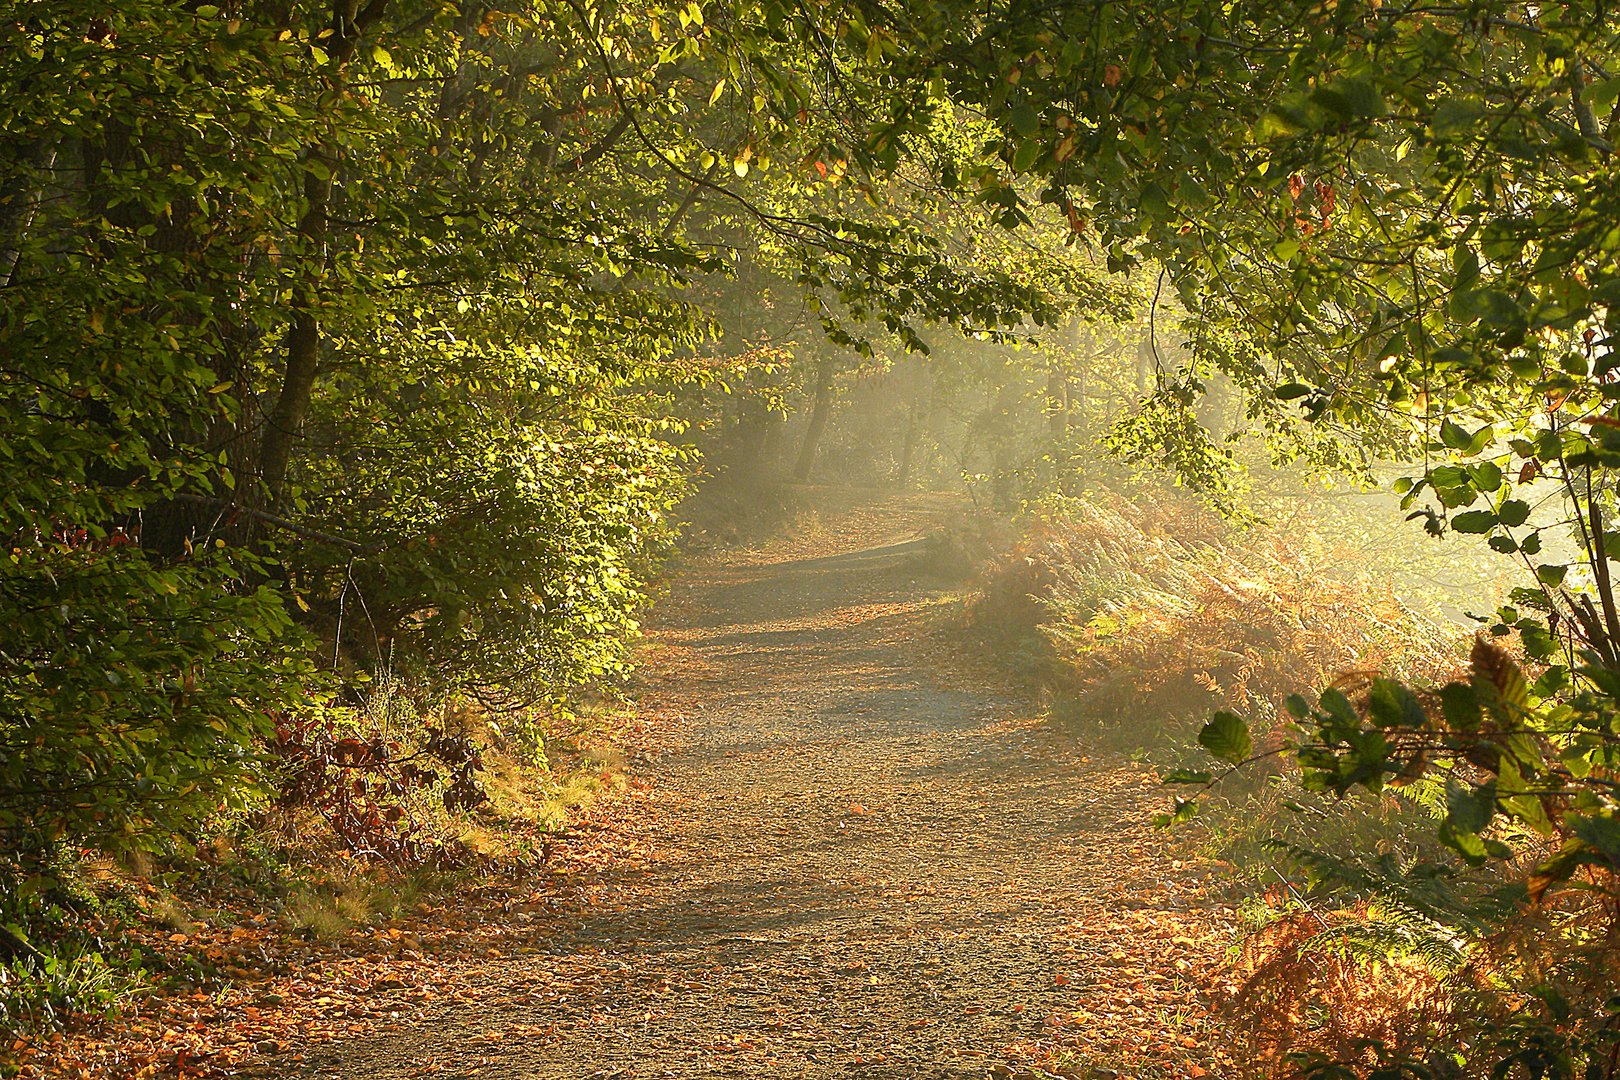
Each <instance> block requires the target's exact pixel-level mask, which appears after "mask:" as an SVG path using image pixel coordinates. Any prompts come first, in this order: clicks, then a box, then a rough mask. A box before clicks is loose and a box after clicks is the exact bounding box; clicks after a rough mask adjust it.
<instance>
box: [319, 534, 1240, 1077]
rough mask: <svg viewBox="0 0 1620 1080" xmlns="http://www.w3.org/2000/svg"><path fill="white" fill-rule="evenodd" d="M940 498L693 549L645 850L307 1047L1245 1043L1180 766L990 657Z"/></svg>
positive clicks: (682, 1064) (678, 1053)
mask: <svg viewBox="0 0 1620 1080" xmlns="http://www.w3.org/2000/svg"><path fill="white" fill-rule="evenodd" d="M897 520H898V521H899V525H898V526H896V525H895V522H896V521H897ZM929 524H930V521H929V517H928V512H927V511H926V510H924V511H919V510H918V509H917V507H916V505H915V504H913V503H895V504H892V505H878V506H870V507H866V508H864V509H860V510H857V511H854V512H850V513H847V514H846V515H845V516H844V517H842V518H840V519H838V520H836V521H834V522H833V526H834V529H833V531H834V532H835V533H837V534H840V535H842V536H844V537H845V539H844V540H842V541H841V542H834V546H835V547H836V546H837V545H838V544H839V543H841V544H842V546H843V547H844V548H845V549H846V550H843V551H841V552H835V553H834V554H833V555H831V556H821V557H810V558H803V557H799V558H795V557H793V556H794V555H795V552H793V551H792V550H791V549H788V550H781V549H778V550H775V551H771V550H766V551H763V552H756V553H753V554H752V555H751V556H749V557H747V558H746V559H744V560H742V561H740V562H738V563H737V564H735V565H729V566H728V565H715V564H710V565H707V566H700V567H697V568H694V569H691V570H690V571H689V572H688V573H687V574H686V575H684V576H683V577H682V578H681V579H680V580H679V581H677V582H676V584H675V585H674V586H673V587H672V595H671V596H670V598H669V599H668V601H667V602H666V604H665V606H664V608H663V611H662V614H661V618H662V621H663V623H664V625H663V626H662V627H661V628H660V629H657V630H656V631H655V632H654V641H655V643H656V644H655V647H654V648H653V649H652V650H651V654H650V668H649V674H648V676H647V677H646V681H647V682H648V684H649V686H650V687H652V689H649V690H646V691H644V695H643V696H644V698H645V699H646V701H645V704H646V705H647V706H648V707H649V708H652V707H659V708H662V709H664V710H665V711H666V712H672V711H678V712H680V713H682V714H683V721H684V723H683V726H682V729H681V733H680V735H681V737H680V740H679V744H678V745H677V746H676V747H675V748H673V749H672V750H670V751H669V752H668V753H666V754H664V755H662V757H661V758H660V759H659V760H658V761H657V762H656V763H655V764H653V765H652V766H651V767H650V769H649V770H645V771H646V773H647V775H649V776H650V777H651V780H652V783H653V785H654V793H655V796H656V801H657V803H658V805H659V806H660V808H661V809H660V812H659V813H658V814H656V815H652V816H650V817H648V818H646V819H645V820H644V821H643V822H642V823H641V824H638V825H635V826H633V828H634V829H636V830H637V831H638V833H639V835H637V836H636V837H634V841H635V843H636V845H637V846H638V848H639V850H641V851H643V852H644V853H646V858H645V859H644V860H643V865H642V867H641V868H639V869H637V868H634V867H628V866H627V867H626V868H625V869H624V870H623V872H622V873H620V874H618V875H617V876H614V875H613V874H610V875H609V880H608V882H607V888H606V889H605V890H604V891H603V893H602V895H601V896H599V897H598V898H597V899H596V900H595V901H594V902H593V903H592V904H590V905H587V906H585V907H584V908H582V909H581V911H580V913H578V914H574V915H569V916H565V917H563V919H562V920H561V923H560V925H559V924H553V925H548V926H546V927H545V928H544V929H543V930H541V931H539V932H538V934H537V936H535V937H533V938H531V939H530V940H529V941H528V943H527V945H526V946H524V947H522V948H514V949H512V950H511V954H510V955H504V956H502V957H501V958H499V959H498V960H497V961H495V962H486V963H485V965H484V966H483V967H482V968H481V971H482V972H483V974H481V975H480V976H479V977H478V980H476V981H477V982H478V988H477V993H476V995H475V1000H472V1001H467V1000H462V1001H457V1000H450V1001H447V1002H444V1003H441V1004H438V1005H436V1006H434V1007H433V1008H431V1009H429V1010H428V1011H427V1013H426V1014H425V1015H423V1016H421V1017H419V1018H416V1019H414V1020H412V1021H411V1022H409V1023H407V1024H404V1025H403V1026H401V1027H400V1028H399V1030H396V1031H393V1032H389V1033H387V1034H385V1035H379V1036H372V1037H367V1038H361V1039H354V1040H351V1041H347V1042H342V1043H334V1044H330V1045H327V1046H322V1047H312V1048H309V1049H308V1050H307V1051H306V1053H305V1062H306V1064H305V1066H304V1068H305V1073H304V1075H308V1076H343V1077H389V1078H391V1077H407V1076H429V1075H432V1076H478V1077H499V1078H514V1080H515V1078H519V1077H522V1078H534V1080H551V1078H556V1080H562V1078H579V1077H625V1078H629V1077H767V1076H768V1077H818V1078H819V1077H856V1076H859V1077H955V1076H961V1077H984V1076H987V1075H1003V1076H1005V1075H1022V1076H1037V1075H1044V1074H1057V1075H1069V1076H1097V1077H1108V1076H1142V1077H1149V1076H1153V1077H1170V1076H1194V1077H1196V1076H1202V1075H1205V1069H1206V1068H1207V1069H1210V1070H1213V1069H1214V1068H1215V1066H1214V1065H1213V1064H1211V1059H1210V1057H1209V1056H1208V1054H1209V1051H1208V1050H1207V1049H1206V1046H1207V1045H1212V1044H1213V1042H1214V1040H1216V1039H1217V1038H1218V1036H1217V1035H1216V1034H1215V1033H1214V1029H1213V1026H1212V1021H1211V1020H1210V1019H1209V1018H1208V1016H1207V1014H1206V1010H1205V1008H1204V1007H1203V1005H1202V1004H1200V1001H1201V1000H1202V999H1201V997H1200V995H1199V994H1198V993H1195V991H1194V986H1195V984H1197V983H1199V982H1200V981H1202V980H1203V978H1204V976H1205V974H1206V973H1208V972H1210V971H1213V970H1214V968H1213V964H1214V960H1213V957H1214V956H1215V955H1216V953H1217V950H1218V942H1217V941H1216V940H1215V935H1214V934H1213V933H1212V931H1213V930H1214V929H1215V926H1216V923H1218V922H1219V921H1220V920H1221V919H1224V918H1225V914H1224V913H1222V912H1220V911H1218V910H1216V909H1206V908H1205V907H1204V904H1205V901H1204V900H1203V899H1202V891H1201V885H1200V883H1199V881H1198V880H1197V877H1196V876H1195V875H1194V874H1192V872H1191V871H1188V870H1184V869H1182V868H1181V864H1180V863H1178V862H1173V861H1172V860H1171V856H1170V855H1169V854H1167V853H1165V852H1163V851H1162V850H1161V847H1160V845H1161V841H1160V840H1159V839H1158V838H1157V837H1155V836H1154V835H1153V834H1152V832H1151V830H1150V829H1149V828H1148V827H1147V826H1146V824H1145V822H1146V820H1147V818H1148V817H1149V816H1150V815H1151V813H1152V812H1153V810H1154V809H1155V808H1156V807H1157V806H1158V805H1159V804H1161V803H1162V802H1163V800H1164V794H1163V789H1162V788H1160V787H1158V786H1157V785H1155V784H1153V783H1152V782H1151V780H1150V778H1148V777H1145V776H1143V775H1141V774H1140V773H1138V772H1137V771H1135V770H1133V769H1130V768H1128V767H1125V766H1124V765H1123V764H1121V763H1119V762H1109V761H1093V760H1092V759H1091V758H1089V757H1088V756H1086V751H1085V750H1084V749H1083V748H1080V747H1078V746H1076V745H1074V744H1073V742H1072V740H1070V739H1067V738H1063V737H1060V736H1059V735H1057V734H1056V733H1052V732H1050V731H1048V730H1047V729H1046V728H1044V727H1043V726H1042V725H1041V724H1039V723H1038V722H1037V721H1036V720H1035V719H1033V710H1032V709H1031V707H1030V704H1029V702H1027V701H1025V700H1020V698H1019V697H1018V696H1016V695H1014V694H1012V693H1010V692H1008V691H1006V690H1002V689H996V688H994V687H993V686H991V685H990V683H991V680H989V679H986V678H983V677H978V678H977V679H975V677H974V676H972V675H971V674H963V673H962V671H961V668H962V661H961V658H960V656H959V654H958V652H957V651H956V644H955V643H956V641H957V638H958V635H959V632H958V631H956V630H955V629H954V627H955V626H956V625H957V624H958V623H959V622H960V606H961V605H960V599H959V598H957V597H956V596H954V595H953V594H952V593H951V592H950V591H948V589H947V588H946V587H945V586H944V585H942V584H940V583H938V582H932V581H930V579H928V578H927V577H926V576H925V575H924V574H922V573H921V570H920V564H921V563H922V562H923V561H924V559H923V556H924V555H925V552H926V545H925V544H923V543H920V542H907V541H908V539H909V537H915V536H916V535H917V534H918V533H919V532H920V531H921V530H923V529H925V528H927V527H928V526H929ZM896 528H898V530H899V531H898V533H896V532H889V533H888V534H887V535H885V529H896ZM908 533H909V536H908Z"/></svg>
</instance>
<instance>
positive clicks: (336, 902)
mask: <svg viewBox="0 0 1620 1080" xmlns="http://www.w3.org/2000/svg"><path fill="white" fill-rule="evenodd" d="M617 720H618V714H617V713H615V712H614V711H613V709H612V708H611V707H609V706H599V707H595V708H584V707H582V708H580V709H579V710H577V711H575V712H572V713H569V714H567V715H563V714H561V713H558V714H552V713H550V712H548V711H537V710H534V709H532V708H527V707H525V708H524V709H523V710H522V712H521V715H520V714H519V710H518V709H516V708H510V709H505V710H501V709H498V708H493V707H490V706H488V705H481V704H478V703H476V702H473V701H470V700H467V699H463V698H453V697H446V696H438V697H435V696H434V695H432V694H430V693H429V692H427V691H426V690H424V689H423V688H422V687H421V686H419V685H416V684H413V683H411V682H409V681H407V680H398V679H396V680H389V679H382V680H378V681H376V682H374V683H372V684H371V685H370V687H369V690H368V692H367V693H366V694H365V695H364V696H362V697H360V698H359V699H358V700H357V701H355V702H354V703H353V704H352V705H351V706H349V707H348V708H345V709H341V710H333V711H331V712H329V713H328V714H327V715H325V716H324V717H322V718H321V719H320V720H318V721H307V720H306V721H298V722H293V721H291V720H290V719H288V720H283V721H282V722H280V723H279V724H278V726H277V730H276V733H275V735H274V737H273V738H272V739H271V740H269V741H268V742H267V743H266V745H265V746H264V748H263V769H264V771H263V775H264V776H265V778H266V788H265V790H264V792H263V795H262V797H261V799H260V800H259V801H258V802H257V803H256V804H254V805H252V806H250V807H248V808H246V809H241V810H238V811H235V812H233V813H229V814H223V815H221V816H220V817H219V818H218V819H217V820H215V821H214V822H213V823H212V824H211V825H210V827H209V829H208V830H207V832H206V834H205V835H204V836H203V837H202V838H201V839H200V840H199V841H197V842H195V843H193V844H186V845H180V844H172V845H170V846H168V847H165V848H162V849H158V850H153V851H134V852H121V853H119V854H117V855H116V856H111V855H106V854H103V853H100V852H97V851H94V850H90V849H85V850H68V849H66V848H57V849H54V850H52V851H51V852H49V853H46V854H44V855H42V856H41V857H40V858H39V859H36V860H35V866H34V867H33V869H32V872H29V873H23V872H22V870H21V869H20V868H18V867H13V868H12V869H11V871H9V877H10V879H11V881H12V883H13V885H12V887H10V888H8V889H6V890H5V891H4V892H3V893H0V927H3V928H4V929H3V933H0V1034H3V1035H5V1036H7V1037H11V1038H24V1037H31V1036H35V1035H38V1034H40V1033H44V1032H49V1031H52V1030H61V1029H63V1028H66V1027H71V1026H73V1025H76V1024H83V1023H87V1022H94V1021H97V1020H103V1019H106V1018H108V1017H111V1016H114V1015H116V1014H117V1013H118V1011H119V1010H120V1009H121V1008H123V1007H124V1006H126V1005H127V1004H128V1003H129V1002H130V1001H131V1000H132V999H133V998H134V997H136V996H138V995H140V994H143V993H154V992H157V993H163V992H194V991H196V990H199V989H201V990H209V989H212V988H215V987H218V986H220V985H224V984H225V983H228V982H230V981H232V980H234V979H239V978H246V977H248V974H249V973H248V972H247V971H246V970H245V969H243V968H241V967H240V966H239V965H237V964H235V963H234V962H226V961H223V960H221V959H219V958H216V957H211V956H208V955H202V954H197V953H194V952H193V951H192V950H190V948H189V946H188V939H189V938H190V936H191V935H193V934H194V933H196V932H197V931H198V930H199V929H201V928H206V927H210V926H213V927H218V926H229V925H241V926H243V927H244V928H248V929H251V930H252V931H253V933H254V934H255V935H267V936H268V937H270V938H274V937H275V936H276V935H285V936H289V937H301V938H307V939H318V940H322V941H329V942H338V941H341V940H342V939H344V938H345V937H346V936H348V935H350V934H354V933H360V932H366V931H368V930H371V929H374V928H376V927H379V926H383V925H387V924H391V923H395V922H397V921H398V920H401V919H404V918H406V917H408V916H409V915H410V914H411V913H412V912H413V911H415V910H416V909H418V907H419V906H420V905H422V904H423V903H425V902H428V901H444V900H446V899H447V898H449V897H452V896H454V895H455V894H456V893H457V892H458V891H460V890H462V889H464V888H465V887H466V886H467V885H468V884H469V883H472V882H474V881H478V880H483V879H487V878H489V877H491V876H492V875H495V874H501V873H519V874H520V876H521V875H522V874H525V873H527V872H529V871H532V870H535V869H537V868H543V864H544V863H545V862H546V860H547V858H548V857H549V854H550V846H549V845H550V842H551V838H552V837H554V836H556V835H558V834H559V833H560V832H561V831H563V830H565V829H566V828H567V826H568V824H569V823H570V821H571V820H572V819H573V818H574V817H576V816H577V815H578V814H579V813H581V812H582V811H583V810H585V809H586V808H587V807H589V806H590V804H591V803H592V802H593V801H594V800H596V799H597V798H599V797H600V796H601V795H602V794H604V793H606V792H610V791H614V790H617V789H618V788H619V787H620V786H622V784H623V783H624V780H623V777H622V775H621V772H622V765H623V758H622V755H621V754H620V753H619V752H618V751H617V750H616V749H614V747H613V746H612V739H613V733H614V730H615V724H616V723H617Z"/></svg>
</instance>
